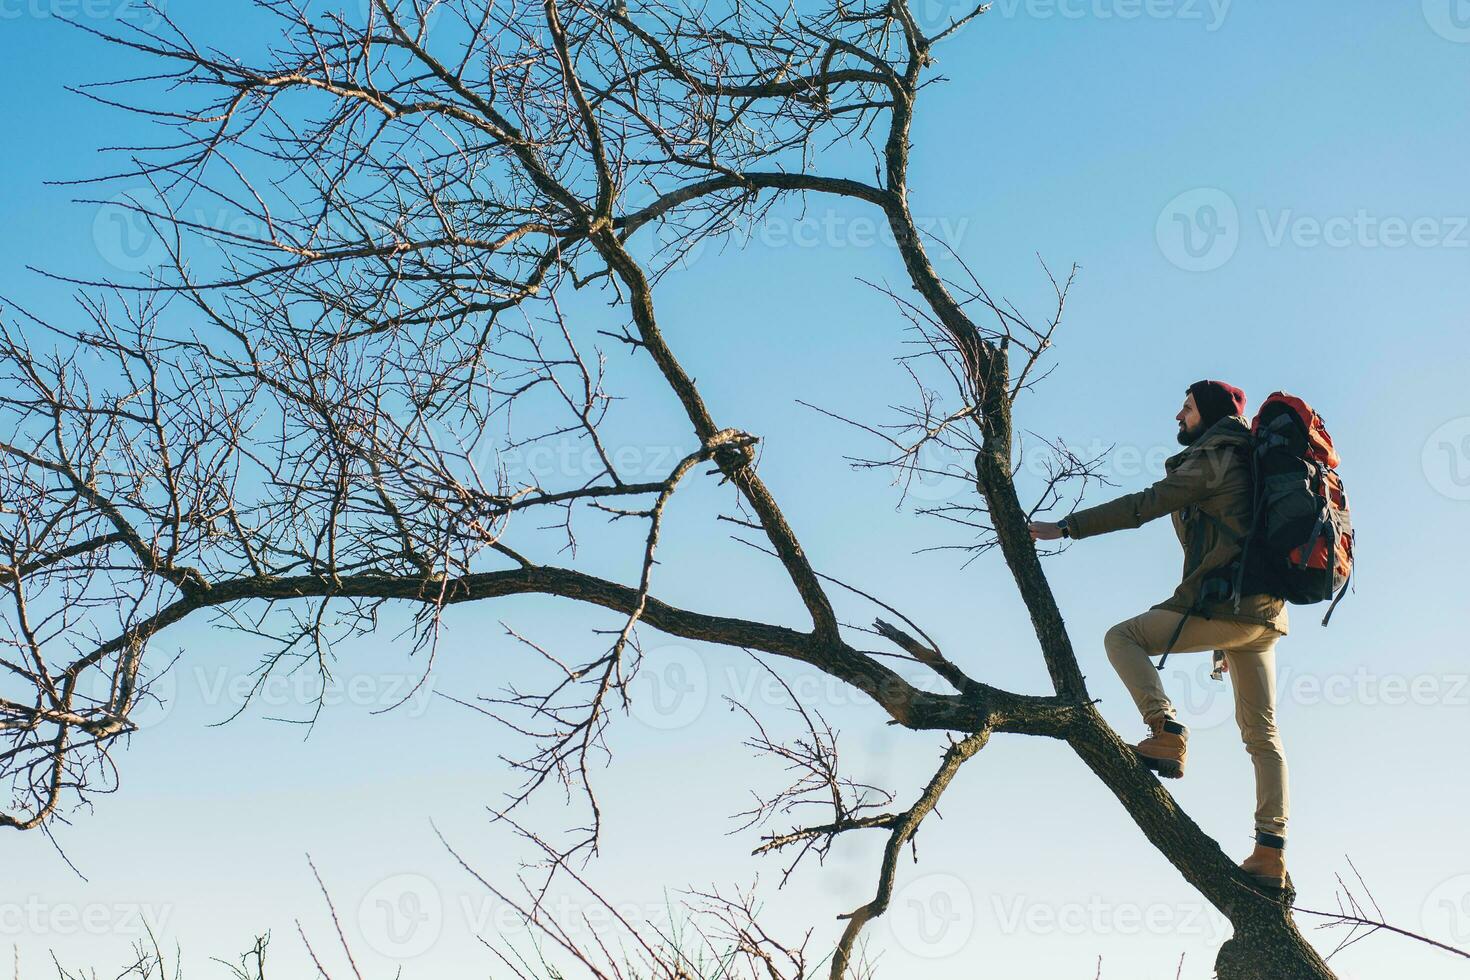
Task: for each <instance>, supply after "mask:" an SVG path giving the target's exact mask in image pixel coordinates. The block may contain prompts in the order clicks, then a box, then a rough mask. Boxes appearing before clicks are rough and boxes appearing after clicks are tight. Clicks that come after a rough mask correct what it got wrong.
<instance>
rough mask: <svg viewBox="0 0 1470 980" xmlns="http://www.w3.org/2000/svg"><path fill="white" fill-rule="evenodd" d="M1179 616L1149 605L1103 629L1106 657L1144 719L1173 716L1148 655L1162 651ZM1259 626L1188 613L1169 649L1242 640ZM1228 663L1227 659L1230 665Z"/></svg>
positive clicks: (1226, 645)
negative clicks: (1188, 615) (1142, 610)
mask: <svg viewBox="0 0 1470 980" xmlns="http://www.w3.org/2000/svg"><path fill="white" fill-rule="evenodd" d="M1182 618H1183V617H1182V616H1181V615H1180V614H1179V613H1176V612H1169V611H1168V610H1166V609H1150V610H1149V611H1148V612H1146V613H1143V614H1142V615H1140V616H1134V617H1133V618H1132V619H1127V620H1124V621H1123V622H1121V623H1119V624H1118V625H1117V626H1114V627H1113V628H1112V629H1110V630H1108V632H1107V635H1106V636H1104V637H1103V646H1104V647H1106V648H1107V651H1108V661H1109V662H1110V663H1112V665H1113V669H1114V670H1116V671H1117V672H1118V676H1119V677H1120V678H1122V680H1123V684H1124V686H1125V687H1127V688H1128V693H1129V694H1131V695H1132V696H1133V703H1134V704H1136V705H1137V706H1138V711H1139V714H1141V715H1143V720H1144V721H1146V722H1149V723H1150V724H1153V723H1154V722H1156V721H1160V720H1172V719H1173V718H1174V706H1173V705H1172V704H1171V703H1170V702H1169V696H1168V695H1167V694H1165V693H1164V682H1163V680H1162V679H1161V678H1160V677H1159V671H1158V670H1157V669H1156V668H1155V667H1154V665H1153V661H1152V660H1151V659H1150V658H1151V657H1157V656H1160V655H1161V654H1163V652H1164V650H1165V649H1166V648H1167V647H1168V646H1169V638H1170V637H1172V636H1173V635H1174V630H1175V629H1177V628H1178V626H1179V620H1180V619H1182ZM1263 632H1269V631H1268V630H1266V628H1265V627H1263V626H1256V625H1253V624H1251V623H1237V622H1233V621H1230V620H1224V619H1205V618H1204V617H1203V616H1191V617H1189V621H1188V622H1186V623H1185V624H1184V629H1183V630H1182V631H1180V633H1179V638H1178V639H1177V640H1176V641H1175V642H1174V648H1173V651H1172V652H1174V653H1198V652H1200V651H1202V650H1227V649H1230V648H1231V647H1237V646H1241V645H1242V644H1248V643H1249V642H1250V641H1251V640H1255V639H1257V638H1258V637H1259V636H1260V635H1261V633H1263ZM1272 635H1273V636H1274V635H1275V634H1272ZM1234 669H1235V667H1234V665H1233V664H1232V665H1231V670H1234Z"/></svg>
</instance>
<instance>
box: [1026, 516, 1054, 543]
mask: <svg viewBox="0 0 1470 980" xmlns="http://www.w3.org/2000/svg"><path fill="white" fill-rule="evenodd" d="M1061 536H1062V528H1061V526H1060V525H1058V524H1052V523H1049V522H1047V521H1033V522H1032V523H1031V540H1032V541H1056V540H1058V539H1060V538H1061Z"/></svg>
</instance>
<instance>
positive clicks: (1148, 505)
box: [1067, 451, 1217, 538]
mask: <svg viewBox="0 0 1470 980" xmlns="http://www.w3.org/2000/svg"><path fill="white" fill-rule="evenodd" d="M1212 461H1214V453H1212V452H1210V451H1202V452H1196V453H1190V454H1189V455H1188V456H1186V457H1185V458H1184V459H1183V460H1181V461H1180V463H1179V465H1178V466H1177V467H1175V469H1174V471H1173V472H1172V473H1170V474H1169V475H1168V476H1166V477H1164V478H1163V479H1162V480H1160V481H1159V482H1158V483H1155V484H1154V485H1153V486H1151V487H1149V488H1148V489H1147V490H1140V491H1138V492H1137V493H1129V494H1124V495H1123V496H1121V497H1118V498H1117V499H1116V500H1109V501H1108V502H1107V503H1105V504H1098V505H1097V506H1096V507H1087V508H1084V509H1082V510H1078V511H1073V512H1072V513H1071V514H1069V515H1067V531H1068V533H1070V534H1071V535H1072V537H1074V538H1089V537H1092V536H1093V535H1097V534H1106V533H1108V532H1109V531H1121V530H1123V529H1124V528H1133V527H1139V526H1140V525H1143V524H1147V523H1148V522H1149V521H1152V520H1154V519H1155V518H1159V517H1163V516H1164V515H1165V514H1172V513H1173V512H1174V511H1176V510H1183V509H1184V508H1185V507H1188V506H1189V505H1191V504H1196V503H1199V502H1200V501H1201V500H1204V499H1205V498H1207V497H1208V496H1210V494H1211V493H1212V492H1213V490H1214V488H1213V487H1212V486H1211V482H1212V481H1211V480H1210V479H1209V474H1210V472H1211V471H1212V470H1215V469H1217V467H1214V466H1212V465H1211V463H1212Z"/></svg>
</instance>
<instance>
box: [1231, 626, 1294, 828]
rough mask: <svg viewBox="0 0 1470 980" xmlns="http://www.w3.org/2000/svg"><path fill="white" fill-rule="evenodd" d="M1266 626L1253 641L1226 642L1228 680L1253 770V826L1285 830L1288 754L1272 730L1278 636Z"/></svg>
mask: <svg viewBox="0 0 1470 980" xmlns="http://www.w3.org/2000/svg"><path fill="white" fill-rule="evenodd" d="M1279 638H1280V637H1279V634H1277V633H1275V632H1274V631H1272V630H1266V631H1265V633H1264V635H1262V636H1261V637H1260V638H1259V639H1257V640H1255V641H1254V642H1251V643H1247V644H1245V645H1243V646H1238V647H1235V648H1234V649H1231V648H1229V647H1227V648H1225V660H1226V662H1227V663H1229V665H1230V683H1231V685H1232V686H1233V687H1234V688H1235V721H1236V724H1238V725H1239V726H1240V738H1241V741H1243V742H1245V750H1246V751H1247V752H1248V753H1250V757H1251V762H1252V764H1253V765H1254V766H1255V770H1256V832H1257V833H1259V834H1270V835H1274V836H1275V837H1281V838H1284V837H1285V836H1286V817H1287V809H1288V807H1289V805H1290V798H1289V796H1288V793H1287V785H1286V754H1285V753H1284V752H1283V751H1282V748H1281V734H1280V733H1279V732H1278V731H1277V730H1276V641H1277V640H1278V639H1279Z"/></svg>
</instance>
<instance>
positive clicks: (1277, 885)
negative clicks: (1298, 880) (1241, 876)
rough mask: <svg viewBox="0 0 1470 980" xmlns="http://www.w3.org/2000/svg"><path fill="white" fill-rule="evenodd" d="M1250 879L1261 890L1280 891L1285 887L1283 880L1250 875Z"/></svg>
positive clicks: (1269, 876)
mask: <svg viewBox="0 0 1470 980" xmlns="http://www.w3.org/2000/svg"><path fill="white" fill-rule="evenodd" d="M1247 874H1249V872H1247ZM1250 879H1251V880H1252V881H1254V882H1255V883H1256V884H1258V885H1260V886H1261V887H1262V888H1274V889H1275V890H1276V891H1281V890H1282V889H1284V888H1285V887H1286V879H1285V878H1273V877H1272V876H1271V875H1250Z"/></svg>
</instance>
